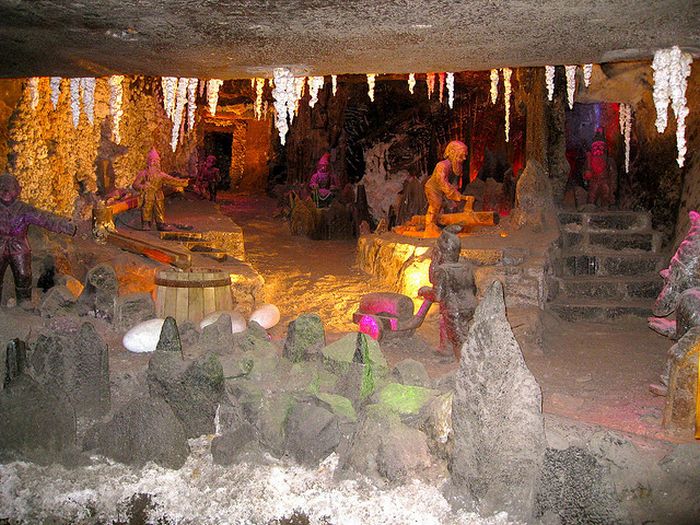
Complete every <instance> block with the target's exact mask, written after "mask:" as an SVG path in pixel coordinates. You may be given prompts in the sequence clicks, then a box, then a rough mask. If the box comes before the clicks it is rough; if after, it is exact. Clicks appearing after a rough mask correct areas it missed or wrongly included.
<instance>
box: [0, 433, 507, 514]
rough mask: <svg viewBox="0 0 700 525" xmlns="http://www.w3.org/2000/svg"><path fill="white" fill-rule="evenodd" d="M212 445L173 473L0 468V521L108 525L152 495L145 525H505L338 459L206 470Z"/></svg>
mask: <svg viewBox="0 0 700 525" xmlns="http://www.w3.org/2000/svg"><path fill="white" fill-rule="evenodd" d="M209 442H210V438H209V437H206V436H202V437H200V438H198V439H193V440H190V447H191V448H192V453H191V454H190V457H189V459H188V460H187V463H185V466H184V467H182V468H181V469H180V470H168V469H164V468H161V467H158V466H156V465H154V464H153V463H149V464H148V465H146V466H145V467H143V468H140V469H139V468H133V467H127V466H124V465H121V464H118V463H114V462H111V461H109V460H106V459H105V458H102V457H94V458H92V463H91V464H90V465H89V466H84V467H80V468H75V469H66V468H64V467H61V466H58V465H52V466H49V467H41V466H38V465H34V464H29V463H20V462H15V463H10V464H6V465H0V521H2V520H9V522H10V523H47V522H50V523H53V522H59V523H75V524H83V523H110V522H112V521H115V520H116V521H122V520H125V519H127V514H128V509H129V500H130V499H131V497H132V496H133V495H134V494H139V493H147V494H151V495H152V502H153V506H152V508H151V509H149V510H148V511H147V519H148V522H149V523H161V522H162V521H159V520H165V522H166V523H177V524H190V523H192V524H195V523H196V524H217V525H223V524H267V523H270V522H273V521H274V520H281V519H283V518H285V517H289V516H291V515H292V514H293V513H294V512H295V511H298V512H301V513H303V514H305V515H307V516H308V518H309V522H310V523H311V524H319V525H322V524H333V525H356V524H357V525H359V524H380V523H384V524H412V523H413V524H421V525H448V524H450V525H480V524H483V525H505V524H507V523H511V522H509V521H508V516H507V515H506V514H505V513H500V514H496V515H494V516H491V517H488V518H481V517H480V516H478V515H477V514H473V513H467V512H453V511H452V510H451V508H450V505H449V503H448V502H447V501H446V500H445V499H444V498H443V497H442V495H441V493H440V490H439V488H438V487H435V486H431V485H427V484H425V483H422V482H420V481H418V480H414V481H412V482H411V483H409V484H407V485H403V486H399V487H395V488H389V489H382V488H378V487H376V486H375V485H373V484H372V483H371V482H370V481H369V480H366V479H358V480H339V479H335V478H334V472H335V469H336V466H337V462H338V459H337V456H336V455H335V454H332V455H331V456H329V457H328V458H327V459H326V460H325V461H323V462H322V463H321V464H320V465H319V466H318V468H317V469H315V470H309V469H305V468H302V467H299V466H297V465H295V464H291V463H287V462H285V461H282V460H277V459H275V458H272V457H270V456H268V457H266V464H264V465H250V464H246V463H242V464H239V465H235V466H231V467H220V466H217V465H214V464H213V463H212V459H211V454H210V453H209Z"/></svg>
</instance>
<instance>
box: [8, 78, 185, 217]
mask: <svg viewBox="0 0 700 525" xmlns="http://www.w3.org/2000/svg"><path fill="white" fill-rule="evenodd" d="M122 86H123V91H124V95H123V104H122V108H123V111H124V114H123V116H122V119H121V123H120V130H121V136H122V140H121V145H122V146H124V148H125V152H124V153H123V154H122V155H121V156H119V157H118V158H116V160H115V161H114V163H113V167H114V174H115V183H116V186H117V187H128V186H130V184H131V182H132V181H133V179H134V177H135V176H136V174H137V173H138V171H139V170H141V169H143V167H145V157H146V153H147V152H148V150H150V148H151V147H153V146H155V147H156V148H157V149H158V150H159V151H160V153H161V157H162V166H163V169H164V170H165V171H167V172H172V171H178V172H180V173H182V174H186V173H187V165H188V160H189V154H190V152H191V151H192V148H194V146H195V145H196V142H197V139H198V137H197V135H196V133H184V132H183V137H182V139H181V140H182V143H181V144H180V145H179V146H178V149H177V152H176V153H173V152H172V150H171V147H170V136H171V130H172V123H171V122H170V120H169V119H168V118H167V117H166V115H165V112H164V110H163V105H162V95H161V91H160V87H159V86H160V79H153V78H143V77H125V78H124V81H123V84H122ZM30 98H31V97H30V92H29V88H28V85H27V83H26V82H25V83H24V86H23V87H22V93H21V96H20V97H19V100H18V101H17V103H16V105H15V107H14V109H13V113H12V116H11V117H10V119H9V125H8V132H7V135H8V140H7V143H6V144H7V145H6V147H7V152H11V153H13V154H14V159H15V160H14V164H13V165H9V166H8V170H9V171H10V172H11V173H12V174H13V175H15V176H16V177H17V179H18V180H19V181H20V184H21V185H22V195H21V198H22V199H23V200H25V201H27V202H30V203H31V204H34V205H35V206H38V207H40V208H42V209H47V210H51V211H53V212H55V213H58V214H60V215H64V216H71V215H72V213H73V210H74V204H75V201H76V198H77V197H78V195H79V192H80V191H82V192H95V191H96V190H97V178H96V171H95V159H96V157H97V152H98V147H99V146H100V140H101V138H100V129H101V127H102V126H103V124H104V125H106V126H108V127H109V129H110V130H111V117H110V115H109V85H108V83H107V79H106V78H99V79H97V82H96V87H95V109H94V115H95V116H94V123H93V124H90V123H89V122H88V119H87V117H86V115H85V114H84V112H82V111H81V114H80V120H79V124H78V127H77V128H74V127H73V122H72V113H71V108H70V81H69V79H63V80H62V82H61V94H60V97H59V100H58V104H57V107H56V109H55V110H54V108H53V105H52V103H51V100H50V87H49V79H48V78H42V79H40V81H39V103H38V105H37V107H36V108H35V109H32V108H31V100H30ZM3 100H5V101H7V98H4V99H3ZM1 116H2V115H0V117H1ZM105 120H107V122H106V123H105ZM185 120H186V116H185ZM108 135H109V133H108ZM3 142H4V141H3ZM3 145H4V144H3ZM3 160H4V159H3Z"/></svg>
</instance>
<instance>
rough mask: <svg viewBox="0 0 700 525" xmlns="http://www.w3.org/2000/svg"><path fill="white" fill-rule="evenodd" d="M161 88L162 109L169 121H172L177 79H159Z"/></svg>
mask: <svg viewBox="0 0 700 525" xmlns="http://www.w3.org/2000/svg"><path fill="white" fill-rule="evenodd" d="M160 85H161V87H162V88H163V109H164V110H165V114H166V115H167V116H168V118H169V119H170V120H172V119H173V110H174V109H175V90H176V89H177V77H163V78H161V79H160Z"/></svg>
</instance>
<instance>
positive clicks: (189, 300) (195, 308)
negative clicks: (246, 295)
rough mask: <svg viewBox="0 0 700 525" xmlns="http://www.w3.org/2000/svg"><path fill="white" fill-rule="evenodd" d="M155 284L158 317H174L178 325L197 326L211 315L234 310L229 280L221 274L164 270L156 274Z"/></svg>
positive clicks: (203, 269)
mask: <svg viewBox="0 0 700 525" xmlns="http://www.w3.org/2000/svg"><path fill="white" fill-rule="evenodd" d="M155 284H156V315H157V316H158V317H167V316H170V317H174V318H175V320H176V321H177V322H178V323H181V322H183V321H186V320H190V321H192V322H194V323H199V322H200V321H201V320H202V319H203V318H204V317H206V316H207V315H209V314H210V313H212V312H216V311H220V310H232V309H233V299H232V297H231V276H230V275H229V274H228V273H226V272H223V271H221V270H215V269H211V268H192V269H190V270H189V271H186V272H182V271H178V270H173V269H163V270H159V271H158V272H157V273H156V278H155Z"/></svg>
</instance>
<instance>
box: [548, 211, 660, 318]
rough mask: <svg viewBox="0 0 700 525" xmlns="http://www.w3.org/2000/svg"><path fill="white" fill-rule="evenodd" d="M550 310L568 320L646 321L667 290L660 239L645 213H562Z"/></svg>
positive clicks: (554, 264)
mask: <svg viewBox="0 0 700 525" xmlns="http://www.w3.org/2000/svg"><path fill="white" fill-rule="evenodd" d="M559 223H560V229H561V237H560V240H559V243H560V245H559V250H558V254H557V255H556V256H555V257H554V260H553V267H554V271H555V277H554V280H553V282H552V286H551V293H550V299H551V300H550V302H549V303H548V304H547V308H548V310H550V311H551V312H554V313H555V314H557V315H558V316H559V317H561V318H562V319H565V320H567V321H577V320H589V321H612V320H615V319H617V318H618V317H621V316H625V315H635V316H642V317H646V316H649V315H651V307H652V305H653V303H654V300H655V298H656V296H657V295H658V293H659V291H660V290H661V287H662V284H663V282H662V279H661V277H660V276H659V273H658V272H659V270H661V269H662V268H664V266H665V263H666V261H665V259H664V258H663V257H662V256H660V255H659V254H658V251H659V248H660V244H661V237H660V234H659V233H658V232H655V231H654V230H652V228H651V217H650V216H649V214H648V213H646V212H632V211H609V212H560V213H559Z"/></svg>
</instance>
